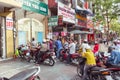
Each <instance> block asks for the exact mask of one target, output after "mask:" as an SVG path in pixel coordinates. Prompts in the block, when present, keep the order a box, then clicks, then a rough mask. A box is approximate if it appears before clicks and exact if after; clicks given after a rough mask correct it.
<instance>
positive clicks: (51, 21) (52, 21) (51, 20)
mask: <svg viewBox="0 0 120 80" xmlns="http://www.w3.org/2000/svg"><path fill="white" fill-rule="evenodd" d="M57 25H58V16H52V17H50V18H49V20H48V26H57Z"/></svg>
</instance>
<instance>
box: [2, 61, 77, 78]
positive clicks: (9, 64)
mask: <svg viewBox="0 0 120 80" xmlns="http://www.w3.org/2000/svg"><path fill="white" fill-rule="evenodd" d="M34 66H35V64H34V63H28V62H26V61H20V60H16V61H14V60H10V61H5V62H0V76H2V77H8V78H9V77H11V76H12V75H14V74H16V73H18V72H20V71H22V70H25V69H27V68H31V67H34ZM40 67H41V72H40V74H39V76H40V77H41V80H79V77H78V76H77V72H76V66H75V65H66V64H65V63H61V62H56V64H55V66H53V67H51V66H48V65H45V64H42V65H40Z"/></svg>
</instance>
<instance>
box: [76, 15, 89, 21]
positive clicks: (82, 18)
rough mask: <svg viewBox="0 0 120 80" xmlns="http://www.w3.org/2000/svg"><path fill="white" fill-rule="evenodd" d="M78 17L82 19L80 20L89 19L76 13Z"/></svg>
mask: <svg viewBox="0 0 120 80" xmlns="http://www.w3.org/2000/svg"><path fill="white" fill-rule="evenodd" d="M76 18H77V19H80V20H83V21H87V18H86V17H83V16H81V15H78V14H76Z"/></svg>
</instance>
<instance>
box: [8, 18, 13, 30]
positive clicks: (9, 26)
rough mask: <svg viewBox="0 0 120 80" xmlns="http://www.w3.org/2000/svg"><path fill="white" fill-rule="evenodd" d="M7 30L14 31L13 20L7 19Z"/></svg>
mask: <svg viewBox="0 0 120 80" xmlns="http://www.w3.org/2000/svg"><path fill="white" fill-rule="evenodd" d="M6 29H9V30H13V19H12V18H10V17H6Z"/></svg>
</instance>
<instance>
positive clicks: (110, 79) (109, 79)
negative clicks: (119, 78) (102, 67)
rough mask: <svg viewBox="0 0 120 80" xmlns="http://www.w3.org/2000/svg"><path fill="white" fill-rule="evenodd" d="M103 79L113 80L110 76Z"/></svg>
mask: <svg viewBox="0 0 120 80" xmlns="http://www.w3.org/2000/svg"><path fill="white" fill-rule="evenodd" d="M105 78H106V80H113V79H112V77H111V76H110V75H106V76H105Z"/></svg>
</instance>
